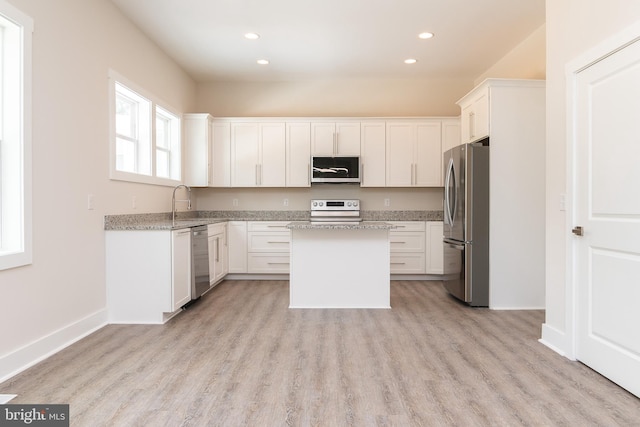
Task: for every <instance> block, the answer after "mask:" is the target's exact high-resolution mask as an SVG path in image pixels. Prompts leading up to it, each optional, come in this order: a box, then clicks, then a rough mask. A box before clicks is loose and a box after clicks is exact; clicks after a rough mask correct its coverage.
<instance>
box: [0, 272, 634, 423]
mask: <svg viewBox="0 0 640 427" xmlns="http://www.w3.org/2000/svg"><path fill="white" fill-rule="evenodd" d="M288 289H289V288H288V282H285V281H273V282H258V281H233V282H223V283H222V284H221V285H219V286H218V287H216V288H215V289H214V290H213V291H211V292H209V293H208V294H206V295H205V296H204V297H203V298H202V300H201V301H200V302H199V303H197V304H195V305H193V306H192V307H191V308H190V309H189V310H187V311H185V312H184V313H182V314H180V315H179V316H177V317H176V318H174V319H172V320H171V321H170V322H168V323H167V324H166V325H162V326H158V325H155V326H146V325H144V326H143V325H110V326H107V327H105V328H103V329H101V330H99V331H97V332H96V333H94V334H92V335H91V336H89V337H87V338H85V339H83V340H81V341H79V342H78V343H76V344H74V345H72V346H71V347H69V348H67V349H65V350H63V351H61V352H60V353H58V354H56V355H54V356H53V357H51V358H49V359H47V360H46V361H44V362H42V363H40V364H38V365H36V366H34V367H32V368H30V369H28V370H27V371H25V372H23V373H21V374H20V375H18V376H16V377H14V378H13V379H11V380H9V381H6V382H5V383H3V384H0V394H1V393H12V394H17V395H18V397H17V398H15V399H14V400H13V401H11V403H69V404H70V415H71V424H72V425H75V426H101V425H102V426H208V425H211V426H285V425H292V426H350V425H354V426H440V425H442V426H449V425H455V426H475V425H477V426H515V425H529V426H562V425H566V426H638V425H640V399H638V398H636V397H634V396H633V395H631V394H629V393H627V392H626V391H624V390H623V389H621V388H619V387H618V386H616V385H615V384H613V383H611V382H609V381H608V380H607V379H605V378H603V377H602V376H600V375H598V374H597V373H595V372H594V371H592V370H590V369H589V368H587V367H586V366H584V365H582V364H580V363H577V362H571V361H569V360H567V359H565V358H563V357H561V356H559V355H557V354H556V353H554V352H552V351H551V350H549V349H547V348H546V347H544V346H543V345H542V344H540V343H538V341H537V340H538V338H539V331H540V326H541V324H542V323H543V322H544V313H543V312H542V311H491V310H488V309H474V308H469V307H466V306H464V305H462V304H460V303H458V302H457V301H456V300H454V299H453V298H451V297H449V296H448V295H447V294H446V293H445V291H444V290H443V288H442V286H441V284H440V283H439V282H420V281H418V282H393V283H392V287H391V305H392V309H391V310H350V309H349V310H346V309H340V310H328V309H316V310H301V309H298V310H290V309H288V302H289V294H288Z"/></svg>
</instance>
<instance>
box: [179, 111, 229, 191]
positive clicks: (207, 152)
mask: <svg viewBox="0 0 640 427" xmlns="http://www.w3.org/2000/svg"><path fill="white" fill-rule="evenodd" d="M182 123H183V131H184V139H183V141H184V153H185V168H184V183H185V184H187V185H189V186H191V187H207V186H208V187H230V186H231V168H230V159H231V157H230V150H231V145H230V140H231V139H230V136H231V131H230V124H229V123H228V122H217V121H215V120H214V119H213V117H211V115H209V114H199V113H193V114H184V115H183V116H182Z"/></svg>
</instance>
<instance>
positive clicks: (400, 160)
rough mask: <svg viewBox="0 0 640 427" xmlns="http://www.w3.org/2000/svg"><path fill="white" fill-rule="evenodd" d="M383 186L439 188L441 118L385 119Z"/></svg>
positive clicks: (440, 178)
mask: <svg viewBox="0 0 640 427" xmlns="http://www.w3.org/2000/svg"><path fill="white" fill-rule="evenodd" d="M386 135H387V138H386V186H387V187H439V186H441V185H442V184H441V181H442V177H441V176H440V175H441V170H442V166H441V163H442V143H441V121H440V120H425V121H415V122H414V121H406V122H403V121H398V122H395V121H393V122H387V128H386Z"/></svg>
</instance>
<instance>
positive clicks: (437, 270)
mask: <svg viewBox="0 0 640 427" xmlns="http://www.w3.org/2000/svg"><path fill="white" fill-rule="evenodd" d="M443 227H444V226H443V222H442V221H427V251H426V258H427V271H426V272H427V274H443V272H444V270H443V268H444V265H443V263H444V246H443V244H442V236H443V234H444V229H443Z"/></svg>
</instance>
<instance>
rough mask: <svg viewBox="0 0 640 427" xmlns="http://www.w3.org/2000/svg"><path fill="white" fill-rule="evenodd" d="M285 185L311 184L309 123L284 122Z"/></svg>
mask: <svg viewBox="0 0 640 427" xmlns="http://www.w3.org/2000/svg"><path fill="white" fill-rule="evenodd" d="M286 130H287V135H286V140H287V146H286V155H287V161H286V186H287V187H310V186H311V177H310V174H311V123H309V122H306V123H304V122H303V123H295V122H294V123H287V124H286Z"/></svg>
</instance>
